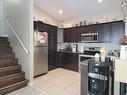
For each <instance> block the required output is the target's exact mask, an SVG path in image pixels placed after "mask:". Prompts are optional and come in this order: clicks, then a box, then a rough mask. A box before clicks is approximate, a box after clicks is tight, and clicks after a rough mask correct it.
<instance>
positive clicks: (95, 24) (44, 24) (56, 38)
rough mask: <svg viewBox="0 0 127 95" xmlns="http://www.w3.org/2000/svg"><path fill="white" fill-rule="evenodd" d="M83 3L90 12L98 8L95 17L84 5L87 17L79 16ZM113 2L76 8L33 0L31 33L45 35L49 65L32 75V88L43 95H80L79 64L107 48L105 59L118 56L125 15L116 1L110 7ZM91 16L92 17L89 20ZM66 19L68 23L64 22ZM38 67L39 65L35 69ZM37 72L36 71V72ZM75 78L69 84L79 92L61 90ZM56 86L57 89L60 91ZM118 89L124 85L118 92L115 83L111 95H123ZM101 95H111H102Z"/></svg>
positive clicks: (123, 90) (53, 2) (77, 5)
mask: <svg viewBox="0 0 127 95" xmlns="http://www.w3.org/2000/svg"><path fill="white" fill-rule="evenodd" d="M85 2H88V3H92V5H93V8H95V7H97V6H98V5H99V7H98V8H97V9H96V8H95V10H96V12H98V14H96V13H95V12H93V13H92V12H88V11H92V10H93V9H92V7H91V6H90V7H88V6H87V4H86V6H87V7H88V8H87V7H86V9H84V11H83V12H84V13H87V15H85V14H83V13H82V14H81V12H80V11H79V10H80V8H81V6H82V8H83V6H84V3H85ZM114 2H115V1H112V2H111V1H110V0H109V1H105V0H95V1H82V0H80V4H77V1H75V2H74V3H72V4H70V2H68V1H66V2H64V1H63V2H55V1H50V3H49V2H48V1H47V2H46V1H43V0H42V1H40V0H36V2H35V4H34V29H35V30H38V31H40V32H47V33H48V53H47V55H48V57H47V58H46V59H47V60H48V62H44V63H47V66H46V67H45V68H47V69H46V70H45V71H44V72H43V73H42V72H41V73H40V74H37V75H35V77H36V78H35V85H36V86H37V87H38V88H40V89H41V90H44V91H45V92H44V93H46V95H47V94H48V95H53V94H55V95H57V93H58V94H59V95H60V92H62V91H64V92H65V91H66V92H65V93H67V94H66V95H79V94H80V93H81V91H82V90H81V89H82V88H81V89H80V81H82V80H80V76H81V75H80V73H78V72H82V71H81V68H82V67H80V62H81V61H85V60H88V59H91V58H94V57H95V54H96V53H100V49H101V48H106V56H108V57H109V56H113V57H114V56H115V57H119V56H120V55H119V53H118V50H120V45H119V39H120V38H121V36H123V35H125V21H124V15H125V14H124V12H123V10H122V8H121V6H122V2H121V1H120V0H119V1H118V2H116V3H115V4H114V5H112V3H114ZM45 3H49V6H51V7H50V8H49V7H48V6H46V5H44V4H45ZM64 3H65V4H64ZM110 3H111V4H110ZM42 4H43V7H42ZM66 4H68V6H66ZM69 4H70V5H69ZM73 5H75V6H76V7H77V11H76V10H75V11H74V9H73V8H74V6H73ZM55 6H57V7H55ZM107 6H110V7H112V10H111V8H110V7H108V8H107ZM66 7H71V9H70V10H69V11H72V13H73V14H72V15H71V13H69V11H67V9H66ZM103 7H106V8H107V10H108V11H107V10H106V9H105V10H106V11H103V10H100V9H103ZM48 8H49V9H48ZM59 8H63V9H64V10H65V9H66V10H65V11H64V10H62V9H59ZM68 9H69V8H68ZM116 9H118V10H116ZM52 10H53V11H54V12H53V11H52ZM56 11H57V12H56ZM79 13H80V14H81V16H79ZM66 14H69V15H66ZM73 15H74V16H73ZM91 15H92V16H93V17H90V16H91ZM77 16H78V17H77ZM83 16H85V17H83ZM75 17H77V18H75ZM69 18H71V19H70V20H66V19H69ZM73 18H74V19H73ZM57 29H58V31H57ZM37 35H38V34H37ZM40 35H41V34H40ZM40 42H41V41H40ZM44 51H45V50H44ZM40 52H41V51H40ZM47 55H46V56H47ZM43 56H44V55H42V57H43ZM42 61H43V60H42ZM35 63H37V62H35ZM34 65H35V66H34V67H36V66H37V65H36V64H34ZM40 66H41V65H40ZM40 66H39V65H38V67H40ZM43 67H44V66H43ZM36 69H37V71H38V68H36ZM40 69H41V68H40ZM43 69H44V68H43ZM64 70H65V71H64ZM66 70H67V71H66ZM45 73H46V74H45ZM54 73H55V74H54ZM69 73H73V74H69ZM43 74H44V75H43ZM62 74H63V75H62ZM66 74H68V75H66ZM40 75H42V76H40ZM48 75H49V76H48ZM58 75H59V76H58ZM37 76H40V77H37ZM60 76H64V78H63V77H62V78H61V77H60ZM76 76H77V77H78V79H74V80H75V81H73V82H71V83H70V84H74V82H75V84H77V85H78V86H77V85H76V86H77V90H79V91H76V92H75V91H72V90H68V89H67V90H63V89H66V88H69V87H70V86H72V85H70V86H69V85H66V83H68V81H72V80H73V78H75V77H76ZM65 77H66V78H65ZM70 77H71V78H70ZM81 77H82V76H81ZM69 78H70V79H69ZM58 79H62V80H61V82H59V80H58ZM67 79H68V81H65V80H67ZM77 80H78V81H77ZM48 82H49V84H48ZM54 82H55V85H56V84H57V86H55V85H54ZM57 82H58V83H57ZM62 82H63V83H64V84H63V83H62ZM76 82H77V83H76ZM120 82H121V81H120ZM41 83H42V84H41ZM50 83H51V85H50ZM40 84H41V86H40ZM43 84H44V85H45V87H43V86H42V85H43ZM82 84H83V83H82ZM46 85H48V86H46ZM58 85H60V87H59V86H58ZM61 85H63V87H61ZM116 85H117V86H116ZM121 85H124V86H121V87H122V88H121V89H122V90H120V89H119V83H118V82H115V86H114V95H125V93H126V92H125V88H126V86H125V84H121ZM53 86H54V87H55V89H53V88H52V87H53ZM49 88H50V89H49ZM62 88H63V89H62ZM75 88H76V87H75ZM56 90H58V91H56ZM73 90H74V89H73ZM80 90H81V91H80ZM54 92H57V93H54ZM70 92H72V93H70ZM123 92H124V93H123ZM65 93H64V95H65ZM119 93H120V94H119ZM42 95H43V94H42ZM61 95H63V94H61ZM81 95H86V94H81ZM90 95H92V94H90ZM95 95H96V94H95ZM104 95H112V94H104Z"/></svg>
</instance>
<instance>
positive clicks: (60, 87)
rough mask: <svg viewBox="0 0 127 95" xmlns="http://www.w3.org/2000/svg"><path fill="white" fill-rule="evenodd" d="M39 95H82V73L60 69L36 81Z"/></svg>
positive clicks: (35, 84)
mask: <svg viewBox="0 0 127 95" xmlns="http://www.w3.org/2000/svg"><path fill="white" fill-rule="evenodd" d="M34 86H35V87H36V88H37V89H39V90H40V94H38V95H80V73H78V72H73V71H70V70H65V69H61V68H58V69H56V70H53V71H50V72H48V74H46V75H43V76H40V77H38V78H35V79H34Z"/></svg>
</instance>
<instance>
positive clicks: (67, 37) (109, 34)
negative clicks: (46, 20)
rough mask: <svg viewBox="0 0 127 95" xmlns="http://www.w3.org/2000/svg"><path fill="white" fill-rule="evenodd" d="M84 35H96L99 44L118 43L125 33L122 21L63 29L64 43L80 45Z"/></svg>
mask: <svg viewBox="0 0 127 95" xmlns="http://www.w3.org/2000/svg"><path fill="white" fill-rule="evenodd" d="M84 33H98V38H99V43H118V40H119V38H120V36H121V35H123V34H124V33H125V23H124V22H123V21H115V22H107V23H102V24H93V25H86V26H79V27H71V28H65V29H64V42H68V43H81V35H82V34H84Z"/></svg>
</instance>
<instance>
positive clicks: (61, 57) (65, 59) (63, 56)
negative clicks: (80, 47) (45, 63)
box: [58, 52, 79, 71]
mask: <svg viewBox="0 0 127 95" xmlns="http://www.w3.org/2000/svg"><path fill="white" fill-rule="evenodd" d="M58 64H59V67H61V68H64V69H68V70H72V71H78V66H79V65H78V54H77V53H67V52H58Z"/></svg>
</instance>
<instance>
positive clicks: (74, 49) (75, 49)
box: [72, 44, 78, 52]
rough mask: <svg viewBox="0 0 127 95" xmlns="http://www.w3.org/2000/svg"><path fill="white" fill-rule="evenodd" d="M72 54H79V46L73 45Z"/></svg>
mask: <svg viewBox="0 0 127 95" xmlns="http://www.w3.org/2000/svg"><path fill="white" fill-rule="evenodd" d="M72 52H78V45H77V44H73V45H72Z"/></svg>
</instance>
